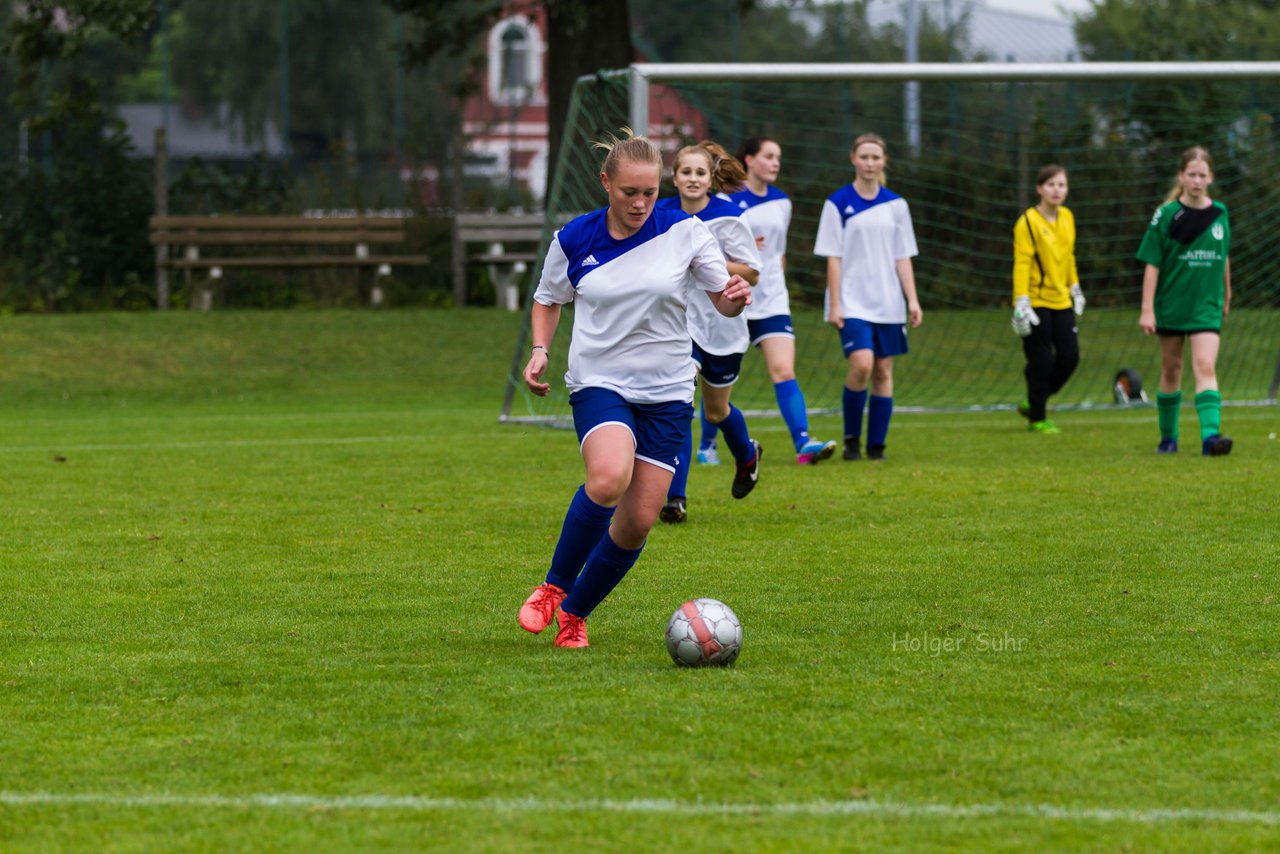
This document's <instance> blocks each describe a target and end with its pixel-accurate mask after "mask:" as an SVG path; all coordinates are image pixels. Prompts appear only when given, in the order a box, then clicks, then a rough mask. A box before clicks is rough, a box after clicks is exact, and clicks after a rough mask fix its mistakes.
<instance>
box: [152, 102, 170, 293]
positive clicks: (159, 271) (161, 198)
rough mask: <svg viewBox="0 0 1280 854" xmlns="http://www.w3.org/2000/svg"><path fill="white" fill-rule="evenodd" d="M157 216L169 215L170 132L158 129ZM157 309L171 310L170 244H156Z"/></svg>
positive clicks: (156, 167) (161, 128)
mask: <svg viewBox="0 0 1280 854" xmlns="http://www.w3.org/2000/svg"><path fill="white" fill-rule="evenodd" d="M155 209H156V216H168V215H169V132H168V131H167V130H165V129H164V128H163V127H158V128H156V161H155ZM156 308H157V309H159V310H160V311H166V310H168V308H169V244H167V243H157V244H156Z"/></svg>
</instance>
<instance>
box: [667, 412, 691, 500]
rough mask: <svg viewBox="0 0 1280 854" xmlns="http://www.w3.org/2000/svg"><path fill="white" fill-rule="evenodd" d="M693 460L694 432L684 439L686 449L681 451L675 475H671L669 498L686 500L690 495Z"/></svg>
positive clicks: (668, 490) (687, 434)
mask: <svg viewBox="0 0 1280 854" xmlns="http://www.w3.org/2000/svg"><path fill="white" fill-rule="evenodd" d="M692 460H693V430H692V427H691V428H690V430H689V432H687V433H686V434H685V437H684V447H683V448H681V450H680V458H679V460H678V461H677V462H676V471H675V474H673V475H671V486H669V487H667V498H675V497H677V496H679V497H680V498H684V497H685V496H686V495H688V494H689V493H688V492H687V491H686V490H688V488H689V463H690V462H691V461H692Z"/></svg>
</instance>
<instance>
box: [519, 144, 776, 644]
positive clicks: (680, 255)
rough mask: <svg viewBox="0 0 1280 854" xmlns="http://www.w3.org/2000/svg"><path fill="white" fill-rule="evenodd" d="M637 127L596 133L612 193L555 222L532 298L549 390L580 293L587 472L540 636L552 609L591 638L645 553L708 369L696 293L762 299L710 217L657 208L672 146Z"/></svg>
mask: <svg viewBox="0 0 1280 854" xmlns="http://www.w3.org/2000/svg"><path fill="white" fill-rule="evenodd" d="M627 135H628V138H626V139H623V140H616V139H612V140H611V141H610V142H608V143H598V145H599V146H600V147H602V148H604V149H606V150H607V151H608V152H609V153H608V155H607V156H606V157H605V160H604V166H603V169H602V171H601V173H600V183H601V184H602V185H603V186H604V190H605V192H606V194H607V195H608V199H609V204H608V206H607V207H605V208H603V209H601V210H597V211H594V212H592V213H588V214H585V215H583V216H580V217H578V218H577V219H575V220H573V221H572V222H570V223H569V224H568V225H566V226H565V227H564V228H562V229H560V230H559V231H557V232H556V234H555V236H554V237H553V238H552V240H551V246H550V247H549V248H548V249H547V254H546V260H545V261H544V263H543V268H542V278H541V280H540V281H539V283H538V288H537V291H535V293H534V295H533V305H532V308H531V320H530V323H531V327H532V334H533V352H532V354H531V355H530V357H529V361H528V363H527V364H526V365H525V368H524V381H525V384H526V385H528V387H529V390H530V391H532V392H533V393H534V394H536V395H539V396H542V395H546V394H547V393H548V392H549V391H550V389H551V386H550V384H549V383H546V382H543V381H542V375H543V373H544V372H545V371H546V369H547V350H548V348H549V347H550V346H551V341H552V337H553V336H554V335H555V331H556V326H557V324H558V323H559V321H560V311H561V306H563V305H565V304H567V303H570V302H572V303H573V304H574V320H573V335H572V338H571V340H570V343H569V367H568V371H567V372H566V373H565V385H566V386H568V388H569V390H570V392H571V393H570V395H569V404H570V406H571V407H572V408H573V423H574V427H575V429H576V430H577V433H578V442H579V445H580V449H581V453H582V459H583V462H584V464H585V466H586V471H587V477H586V483H584V484H583V485H582V486H580V487H579V488H578V491H577V493H576V494H575V495H574V497H573V500H572V501H571V502H570V504H569V510H568V512H567V513H566V514H565V518H564V524H563V525H562V527H561V530H560V539H559V541H558V542H557V543H556V548H555V552H554V554H553V555H552V558H551V567H550V569H549V570H548V571H547V576H546V580H545V582H544V583H543V584H541V585H539V586H538V587H536V588H535V589H534V591H533V595H531V596H530V597H529V598H528V599H527V600H526V601H525V603H524V605H523V606H522V607H521V608H520V612H519V615H518V620H519V623H520V627H521V628H523V629H524V630H526V631H529V632H533V633H535V634H536V633H538V632H541V631H542V630H543V629H545V628H546V627H547V626H548V625H549V624H550V623H551V621H552V620H553V619H554V620H555V621H556V622H557V624H558V630H557V632H556V636H555V645H556V646H557V647H585V646H587V645H588V644H587V627H586V618H587V617H588V616H589V615H590V614H591V612H592V610H593V609H594V608H595V607H596V606H597V605H599V604H600V602H602V601H603V600H604V598H605V597H606V596H607V595H609V593H610V591H612V590H613V589H614V588H615V587H616V586H617V585H618V583H619V582H620V581H622V578H623V576H625V575H626V574H627V571H628V570H629V569H631V567H632V566H633V565H634V564H635V562H636V559H637V558H639V557H640V552H641V550H642V549H643V548H644V543H645V538H646V537H647V536H648V534H649V530H650V528H652V527H653V523H654V522H655V521H656V520H657V517H658V510H659V509H660V508H661V507H662V503H663V500H664V497H665V496H666V494H667V486H668V485H669V484H670V483H671V475H672V472H674V471H675V467H676V464H677V463H678V462H679V456H680V454H681V453H683V452H684V448H685V447H686V445H687V443H688V441H689V439H688V434H689V430H690V426H691V420H692V418H693V386H694V380H695V376H696V371H695V368H694V364H693V358H692V357H691V355H690V342H689V330H688V326H687V322H686V319H685V308H686V305H687V301H688V300H689V299H690V298H694V299H706V300H709V301H710V303H711V304H712V305H714V306H715V308H716V310H717V311H719V312H721V313H722V314H725V315H727V316H735V315H738V314H741V313H742V310H743V308H744V307H745V306H746V305H747V304H748V303H750V302H751V286H750V285H749V284H747V282H746V281H744V280H743V279H742V277H740V276H732V277H731V276H730V275H729V271H728V270H727V269H726V267H725V262H724V255H723V254H722V253H721V252H720V247H719V245H718V244H717V243H716V240H715V238H714V237H712V236H711V232H710V231H708V230H707V227H706V226H705V225H704V224H703V223H702V221H701V220H699V219H697V218H696V217H691V216H689V215H688V214H686V213H684V212H683V211H680V210H662V211H655V210H654V204H655V202H657V200H658V186H659V183H660V181H661V176H662V155H661V154H660V153H659V152H658V149H657V148H656V147H655V146H654V145H653V143H651V142H649V140H647V139H645V138H644V137H635V136H632V135H631V134H630V132H629V131H628V132H627ZM690 273H692V275H693V280H694V284H695V285H696V287H695V288H690V286H689V283H688V276H689V274H690ZM698 291H701V292H702V293H698Z"/></svg>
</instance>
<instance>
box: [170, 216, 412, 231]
mask: <svg viewBox="0 0 1280 854" xmlns="http://www.w3.org/2000/svg"><path fill="white" fill-rule="evenodd" d="M150 224H151V228H152V229H165V228H195V229H202V230H209V231H222V230H230V229H253V230H261V229H300V228H301V229H313V230H327V229H348V230H349V229H352V228H372V229H397V228H398V229H403V228H404V224H405V218H404V217H391V216H348V217H310V216H153V217H151V220H150Z"/></svg>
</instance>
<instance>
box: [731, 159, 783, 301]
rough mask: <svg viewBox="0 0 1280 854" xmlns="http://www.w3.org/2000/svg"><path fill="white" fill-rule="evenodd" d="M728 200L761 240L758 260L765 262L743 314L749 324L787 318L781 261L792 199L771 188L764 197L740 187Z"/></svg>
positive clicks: (775, 188)
mask: <svg viewBox="0 0 1280 854" xmlns="http://www.w3.org/2000/svg"><path fill="white" fill-rule="evenodd" d="M729 199H730V200H731V201H732V202H733V203H734V204H735V205H737V206H738V209H739V210H741V211H742V212H743V216H744V217H745V218H746V220H747V225H749V226H751V232H752V234H753V235H755V236H756V237H762V238H764V240H763V242H762V243H761V245H760V260H761V261H763V262H764V267H763V268H761V270H760V282H759V283H758V284H757V285H756V286H755V288H754V289H753V290H752V293H751V305H749V306H747V310H746V311H745V312H743V314H745V315H746V317H747V319H748V320H761V319H763V318H766V317H777V316H778V315H780V314H790V313H791V302H790V300H789V299H788V298H787V277H786V274H785V273H784V272H783V269H782V259H783V256H785V255H786V254H787V230H788V229H790V228H791V199H789V198H787V194H786V193H784V192H782V191H781V190H779V189H778V188H777V187H775V186H773V185H772V184H770V185H769V189H768V191H766V192H765V194H764V195H763V196H757V195H756V194H755V193H753V192H751V189H750V188H749V187H743V188H742V189H741V190H739V191H738V192H736V193H734V194H732V195H731V196H729Z"/></svg>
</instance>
